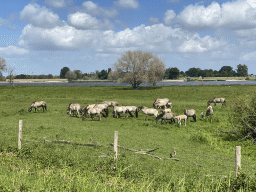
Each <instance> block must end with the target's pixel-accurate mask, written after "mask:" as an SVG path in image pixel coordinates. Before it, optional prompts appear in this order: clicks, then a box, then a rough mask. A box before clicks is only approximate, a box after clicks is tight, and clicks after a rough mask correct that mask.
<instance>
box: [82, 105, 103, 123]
mask: <svg viewBox="0 0 256 192" xmlns="http://www.w3.org/2000/svg"><path fill="white" fill-rule="evenodd" d="M82 112H83V115H82V120H84V119H85V118H86V114H88V119H89V118H90V116H91V118H92V120H93V116H94V115H98V116H99V121H101V115H100V114H102V115H103V116H104V117H106V116H105V115H104V113H103V108H98V107H90V105H87V106H85V107H84V108H83V110H82Z"/></svg>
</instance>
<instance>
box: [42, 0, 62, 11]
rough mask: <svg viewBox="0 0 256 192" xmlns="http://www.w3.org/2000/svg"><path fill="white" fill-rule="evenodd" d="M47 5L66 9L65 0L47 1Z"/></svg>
mask: <svg viewBox="0 0 256 192" xmlns="http://www.w3.org/2000/svg"><path fill="white" fill-rule="evenodd" d="M45 4H47V5H50V6H52V7H54V8H56V9H60V8H64V7H66V2H65V0H45Z"/></svg>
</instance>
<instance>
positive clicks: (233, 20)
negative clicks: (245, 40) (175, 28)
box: [165, 0, 256, 30]
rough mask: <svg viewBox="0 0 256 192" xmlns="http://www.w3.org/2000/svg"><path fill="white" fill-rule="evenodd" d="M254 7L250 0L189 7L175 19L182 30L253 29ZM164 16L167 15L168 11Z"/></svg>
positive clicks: (255, 9) (255, 11) (255, 17)
mask: <svg viewBox="0 0 256 192" xmlns="http://www.w3.org/2000/svg"><path fill="white" fill-rule="evenodd" d="M254 5H255V4H254V2H252V0H249V3H248V1H232V2H226V3H223V4H221V5H219V4H218V3H216V2H212V3H211V4H210V5H209V6H208V7H204V6H203V5H189V6H187V7H185V9H184V10H183V11H181V12H180V13H179V14H178V15H177V17H176V18H175V19H176V21H177V22H178V24H179V25H180V26H182V27H183V28H188V29H195V30H196V29H209V28H212V29H213V28H226V29H235V30H236V29H248V28H254V27H255V26H256V7H255V6H254ZM166 15H169V14H168V11H167V12H166ZM165 17H166V16H165ZM172 19H174V18H172ZM167 21H168V20H167ZM167 21H166V22H167ZM168 24H169V23H168V22H167V23H166V25H168Z"/></svg>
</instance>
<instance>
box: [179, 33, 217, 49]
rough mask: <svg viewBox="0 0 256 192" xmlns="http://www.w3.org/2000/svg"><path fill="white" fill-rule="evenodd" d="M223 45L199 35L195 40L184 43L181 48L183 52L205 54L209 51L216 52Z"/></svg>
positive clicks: (191, 39) (208, 37)
mask: <svg viewBox="0 0 256 192" xmlns="http://www.w3.org/2000/svg"><path fill="white" fill-rule="evenodd" d="M221 45H222V44H221V43H220V42H219V41H217V40H215V39H213V38H211V37H210V36H205V37H203V38H200V37H199V35H197V34H196V35H195V36H194V37H193V38H190V39H188V40H187V41H184V42H183V43H182V45H181V46H180V47H179V50H180V51H181V52H205V51H209V50H216V49H218V48H220V46H221Z"/></svg>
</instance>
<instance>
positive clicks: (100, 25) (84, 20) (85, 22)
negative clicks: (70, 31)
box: [68, 12, 114, 30]
mask: <svg viewBox="0 0 256 192" xmlns="http://www.w3.org/2000/svg"><path fill="white" fill-rule="evenodd" d="M68 24H69V25H70V26H73V27H75V28H76V29H82V30H87V29H94V30H95V29H113V28H114V25H113V24H112V23H111V22H110V21H109V20H108V19H105V20H103V21H100V20H98V19H97V18H96V17H92V16H91V15H89V14H87V13H80V12H76V13H74V14H70V15H69V16H68Z"/></svg>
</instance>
